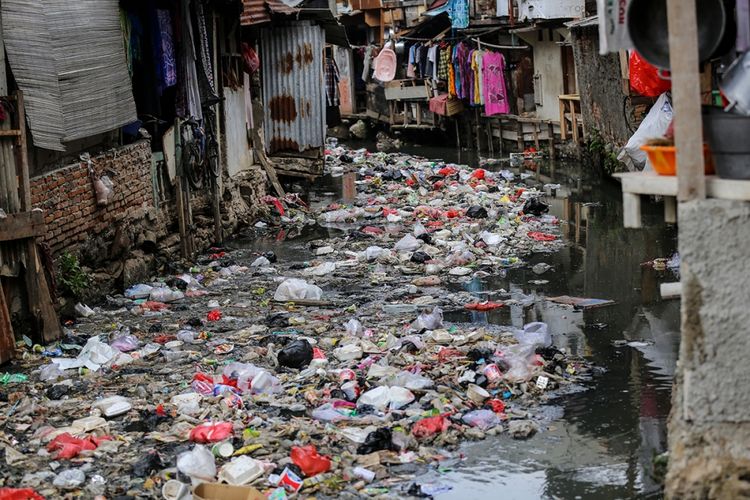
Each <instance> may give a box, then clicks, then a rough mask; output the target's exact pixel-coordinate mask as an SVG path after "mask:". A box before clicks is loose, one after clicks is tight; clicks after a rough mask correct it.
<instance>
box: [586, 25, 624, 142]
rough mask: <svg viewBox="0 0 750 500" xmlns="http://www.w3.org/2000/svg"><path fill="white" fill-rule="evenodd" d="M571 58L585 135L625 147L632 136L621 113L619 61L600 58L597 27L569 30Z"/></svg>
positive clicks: (606, 57)
mask: <svg viewBox="0 0 750 500" xmlns="http://www.w3.org/2000/svg"><path fill="white" fill-rule="evenodd" d="M572 39H573V57H574V58H575V63H576V74H577V75H578V92H579V94H580V95H581V112H582V113H583V123H584V124H585V126H586V131H587V135H589V136H590V134H591V132H593V131H594V130H595V131H597V132H598V133H599V134H600V135H601V136H602V138H604V139H605V141H606V142H609V143H613V144H616V145H619V146H622V145H624V144H625V143H626V142H627V141H628V139H629V138H630V136H631V133H630V130H628V126H627V123H626V121H625V116H624V113H623V103H624V99H625V94H624V93H623V90H622V78H621V73H620V59H619V56H618V55H617V54H608V55H606V56H600V55H599V34H598V32H597V27H596V26H593V27H586V28H580V29H574V30H572Z"/></svg>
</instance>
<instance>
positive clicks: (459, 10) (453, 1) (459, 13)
mask: <svg viewBox="0 0 750 500" xmlns="http://www.w3.org/2000/svg"><path fill="white" fill-rule="evenodd" d="M448 17H450V20H451V26H452V27H453V29H464V28H468V27H469V0H448Z"/></svg>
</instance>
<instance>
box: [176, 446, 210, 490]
mask: <svg viewBox="0 0 750 500" xmlns="http://www.w3.org/2000/svg"><path fill="white" fill-rule="evenodd" d="M177 469H178V470H179V471H180V472H182V473H183V474H185V475H186V476H188V477H190V478H191V479H192V480H193V482H194V483H199V482H202V481H207V482H211V481H213V480H214V478H215V477H216V459H215V458H214V455H213V453H211V451H210V450H209V449H208V448H206V447H205V446H201V445H196V446H195V448H193V449H192V450H190V451H186V452H184V453H180V454H179V455H178V456H177Z"/></svg>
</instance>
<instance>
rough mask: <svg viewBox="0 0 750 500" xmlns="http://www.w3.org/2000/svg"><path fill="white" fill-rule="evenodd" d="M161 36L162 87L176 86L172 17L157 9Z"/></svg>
mask: <svg viewBox="0 0 750 500" xmlns="http://www.w3.org/2000/svg"><path fill="white" fill-rule="evenodd" d="M156 18H157V19H158V21H159V32H160V34H161V66H162V68H161V69H162V71H161V73H162V79H163V84H164V87H172V86H174V85H177V59H176V58H175V50H174V37H173V34H172V16H171V14H170V13H169V11H168V10H166V9H157V11H156Z"/></svg>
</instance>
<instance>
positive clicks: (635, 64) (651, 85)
mask: <svg viewBox="0 0 750 500" xmlns="http://www.w3.org/2000/svg"><path fill="white" fill-rule="evenodd" d="M629 66H630V88H631V89H633V90H634V91H636V92H638V93H639V94H640V95H642V96H644V97H656V96H659V95H661V94H663V93H664V92H667V91H668V90H670V89H671V88H672V81H671V80H664V79H663V78H662V77H660V76H659V70H658V69H657V68H656V67H654V66H652V65H651V63H649V62H648V61H646V60H645V59H644V58H643V57H641V55H640V54H638V52H636V51H635V50H634V51H632V52H630V60H629Z"/></svg>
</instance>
